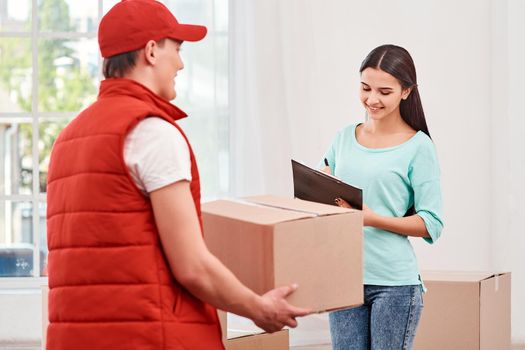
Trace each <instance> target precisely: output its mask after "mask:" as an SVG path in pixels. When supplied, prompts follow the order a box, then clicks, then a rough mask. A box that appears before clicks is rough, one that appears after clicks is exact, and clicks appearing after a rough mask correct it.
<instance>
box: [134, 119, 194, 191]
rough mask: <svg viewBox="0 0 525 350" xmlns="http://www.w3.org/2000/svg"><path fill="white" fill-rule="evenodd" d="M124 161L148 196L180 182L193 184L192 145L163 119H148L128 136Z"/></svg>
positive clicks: (138, 185) (137, 183)
mask: <svg viewBox="0 0 525 350" xmlns="http://www.w3.org/2000/svg"><path fill="white" fill-rule="evenodd" d="M124 162H125V163H126V166H127V168H128V170H129V172H130V174H131V178H132V179H133V181H134V182H135V184H136V185H137V187H138V188H139V189H140V190H141V191H142V192H143V193H144V194H145V195H146V196H147V195H148V194H149V193H150V192H152V191H154V190H157V189H159V188H161V187H164V186H167V185H170V184H172V183H175V182H177V181H181V180H187V181H191V160H190V151H189V148H188V144H187V143H186V140H185V139H184V137H183V136H182V134H181V133H180V131H179V130H178V129H177V128H176V127H175V126H173V125H172V124H170V123H169V122H167V121H165V120H164V119H162V118H156V117H150V118H146V119H144V120H142V121H141V122H139V123H138V124H137V126H135V128H134V129H133V130H131V131H130V132H129V133H128V135H127V136H126V140H125V142H124Z"/></svg>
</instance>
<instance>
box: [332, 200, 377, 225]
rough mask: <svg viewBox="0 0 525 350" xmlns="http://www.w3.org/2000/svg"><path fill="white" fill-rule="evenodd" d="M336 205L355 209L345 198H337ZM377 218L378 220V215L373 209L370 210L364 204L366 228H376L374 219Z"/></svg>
mask: <svg viewBox="0 0 525 350" xmlns="http://www.w3.org/2000/svg"><path fill="white" fill-rule="evenodd" d="M335 204H337V205H338V206H340V207H341V208H349V209H354V208H352V206H351V205H350V204H348V202H347V201H345V200H344V199H343V198H336V199H335ZM376 218H377V214H376V213H375V212H374V211H372V209H370V208H369V207H368V206H367V205H366V204H364V203H363V225H364V226H374V225H373V222H374V219H376Z"/></svg>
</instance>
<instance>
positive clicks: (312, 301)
mask: <svg viewBox="0 0 525 350" xmlns="http://www.w3.org/2000/svg"><path fill="white" fill-rule="evenodd" d="M202 213H203V222H204V238H205V240H206V244H207V246H208V248H209V249H210V251H211V252H212V253H213V254H214V255H216V256H217V257H218V258H219V259H220V260H221V261H222V262H223V263H224V264H225V265H226V266H227V267H228V268H229V269H230V270H231V271H232V272H233V273H234V274H235V275H236V276H237V278H239V279H240V280H241V281H242V282H243V283H244V284H245V285H246V286H248V287H249V288H251V289H252V290H253V291H255V292H256V293H258V294H264V293H266V292H267V291H269V290H271V289H273V288H275V287H279V286H284V285H289V284H292V283H298V284H299V289H298V290H297V291H296V292H294V293H293V294H292V295H291V296H290V297H289V298H288V301H289V302H290V303H291V304H293V305H296V306H299V307H306V308H310V309H312V310H314V311H316V312H322V311H327V310H334V309H340V308H346V307H351V306H356V305H360V304H362V303H363V258H362V256H363V243H362V237H363V217H362V212H361V211H359V210H351V209H344V208H339V207H337V206H330V205H325V204H319V203H314V202H308V201H303V200H300V199H293V198H283V197H274V196H260V197H250V198H246V199H245V200H243V201H233V200H218V201H214V202H208V203H205V204H203V206H202Z"/></svg>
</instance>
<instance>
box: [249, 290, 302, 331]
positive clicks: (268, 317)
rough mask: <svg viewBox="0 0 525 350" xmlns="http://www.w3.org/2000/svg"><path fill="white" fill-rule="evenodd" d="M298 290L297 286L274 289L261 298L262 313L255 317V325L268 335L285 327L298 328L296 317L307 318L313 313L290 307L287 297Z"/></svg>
mask: <svg viewBox="0 0 525 350" xmlns="http://www.w3.org/2000/svg"><path fill="white" fill-rule="evenodd" d="M296 289H297V285H291V286H285V287H280V288H275V289H272V290H271V291H269V292H267V293H266V294H264V295H262V296H261V311H262V312H261V313H260V314H257V315H254V317H253V321H254V323H255V324H256V325H257V326H258V327H260V328H262V329H264V330H265V331H266V332H268V333H272V332H277V331H279V330H281V329H282V328H283V327H284V326H288V327H291V328H295V327H297V321H296V320H295V318H296V317H301V316H306V315H308V314H310V313H311V312H312V311H311V310H307V309H303V308H298V307H295V306H292V305H290V304H289V303H288V302H287V301H286V297H288V296H289V295H290V294H292V293H293V292H294V291H295V290H296Z"/></svg>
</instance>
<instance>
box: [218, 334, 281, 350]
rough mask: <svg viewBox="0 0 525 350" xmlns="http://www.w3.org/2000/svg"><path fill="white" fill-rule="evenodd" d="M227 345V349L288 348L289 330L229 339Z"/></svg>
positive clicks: (275, 349)
mask: <svg viewBox="0 0 525 350" xmlns="http://www.w3.org/2000/svg"><path fill="white" fill-rule="evenodd" d="M225 347H226V350H288V349H290V346H289V337H288V330H286V329H285V330H282V331H279V332H275V333H272V334H268V333H263V334H257V335H248V336H244V337H238V338H234V339H229V340H227V341H226V343H225Z"/></svg>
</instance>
